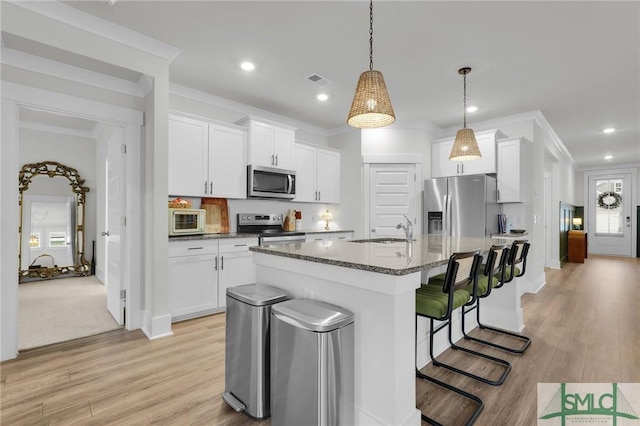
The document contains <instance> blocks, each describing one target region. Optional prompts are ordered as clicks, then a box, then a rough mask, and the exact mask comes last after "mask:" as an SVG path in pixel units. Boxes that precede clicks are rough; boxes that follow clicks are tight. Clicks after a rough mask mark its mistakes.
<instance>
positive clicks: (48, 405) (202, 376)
mask: <svg viewBox="0 0 640 426" xmlns="http://www.w3.org/2000/svg"><path fill="white" fill-rule="evenodd" d="M497 291H499V290H497ZM522 302H523V307H524V317H525V324H526V326H527V327H526V329H525V331H524V333H525V334H527V335H528V336H530V337H532V338H533V343H532V345H531V347H530V348H529V350H528V351H527V352H526V353H525V354H524V355H522V356H517V355H508V354H506V353H503V352H498V351H494V352H491V351H488V352H489V353H494V354H496V355H498V356H503V357H504V358H506V359H508V360H509V361H510V362H511V363H512V364H513V370H512V372H511V375H510V376H509V378H508V379H507V381H506V382H505V384H504V385H503V386H500V387H494V386H489V385H484V384H481V383H479V382H475V381H473V380H471V379H468V378H466V377H463V376H460V375H457V374H455V373H451V372H448V371H444V370H443V369H441V368H436V367H432V366H428V367H427V368H425V369H424V370H423V371H425V372H426V373H428V374H431V375H433V376H435V377H438V378H440V379H441V380H444V381H447V382H449V383H451V384H454V385H457V386H460V387H462V388H464V389H466V390H469V391H471V392H474V393H477V394H478V395H479V396H480V397H481V398H483V400H484V401H485V406H486V407H485V410H484V412H483V413H482V414H481V416H480V418H479V419H478V422H477V423H476V424H478V425H535V424H536V410H537V407H536V389H537V383H539V382H569V383H570V382H640V357H639V356H638V354H640V260H639V259H621V258H606V257H596V256H592V257H589V258H588V259H587V261H586V263H585V264H575V263H574V264H567V265H566V266H565V267H564V268H563V269H562V270H549V271H547V285H546V286H545V287H544V288H543V289H542V290H541V291H540V292H539V293H538V294H536V295H525V296H523V301H522ZM174 333H175V335H174V336H173V337H168V338H163V339H158V340H153V341H149V340H147V338H146V337H145V336H144V335H143V333H142V332H141V331H134V332H126V331H121V330H118V331H115V332H110V333H105V334H102V335H98V336H93V337H88V338H85V339H80V340H76V341H73V342H67V343H61V344H56V345H52V346H49V347H46V348H41V349H34V350H31V351H27V352H24V353H22V354H20V356H19V357H18V358H17V359H16V360H11V361H7V362H4V363H2V364H0V369H1V375H0V376H1V382H0V392H1V396H0V403H1V405H0V410H1V417H0V424H2V425H6V426H9V425H45V424H64V425H72V424H77V425H94V424H101V425H103V424H113V425H142V424H167V425H253V424H259V425H268V424H269V421H268V420H265V421H262V422H256V421H252V420H250V419H248V418H247V417H246V416H244V415H242V414H237V413H235V412H234V411H233V410H231V409H230V408H228V407H227V406H226V404H225V403H223V402H222V399H221V394H222V392H223V390H224V315H213V316H209V317H205V318H200V319H196V320H191V321H186V322H182V323H178V324H174ZM482 334H483V336H485V337H486V335H485V334H484V332H483V333H482ZM464 344H465V345H468V346H469V347H475V348H480V346H474V345H471V344H469V343H467V342H465V343H464ZM482 349H483V350H487V349H486V347H482ZM372 356H375V355H374V354H372ZM460 357H462V355H460V354H458V353H449V352H447V353H445V354H444V355H443V358H442V359H443V360H445V361H448V362H450V363H454V364H455V363H457V362H459V361H460V360H461V358H460ZM470 368H472V369H473V371H475V372H481V373H483V374H489V375H491V374H495V371H494V370H492V368H493V367H491V366H487V365H484V364H481V363H479V364H472V365H470ZM417 401H418V407H419V408H421V409H423V410H424V411H425V412H427V413H429V414H431V415H432V416H433V417H436V418H437V419H439V420H440V421H442V422H444V423H445V424H450V425H457V424H460V422H461V419H462V418H463V417H464V415H465V410H466V408H465V404H464V402H463V401H461V400H460V399H459V397H457V396H454V395H450V394H449V393H448V392H446V391H443V390H442V389H440V388H438V387H437V386H435V385H432V384H430V383H428V382H423V381H418V382H417ZM467 408H468V407H467Z"/></svg>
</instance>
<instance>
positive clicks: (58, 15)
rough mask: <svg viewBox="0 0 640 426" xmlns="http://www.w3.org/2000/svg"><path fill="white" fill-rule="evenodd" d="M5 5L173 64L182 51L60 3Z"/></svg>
mask: <svg viewBox="0 0 640 426" xmlns="http://www.w3.org/2000/svg"><path fill="white" fill-rule="evenodd" d="M3 2H6V3H10V4H12V5H14V6H17V7H20V8H22V9H25V10H28V11H31V12H33V13H37V14H39V15H42V16H45V17H47V18H50V19H54V20H56V21H59V22H62V23H63V24H66V25H70V26H72V27H76V28H78V29H81V30H83V31H87V32H89V33H92V34H95V35H98V36H100V37H104V38H106V39H109V40H112V41H114V42H116V43H120V44H122V45H125V46H129V47H132V48H134V49H138V50H141V51H143V52H147V53H149V54H151V55H154V56H157V57H159V58H161V59H164V60H166V61H169V62H171V61H173V60H174V59H175V58H176V56H178V54H179V53H180V50H179V49H178V48H176V47H174V46H171V45H169V44H167V43H164V42H161V41H159V40H156V39H154V38H151V37H148V36H146V35H144V34H140V33H138V32H135V31H132V30H130V29H128V28H125V27H122V26H120V25H117V24H114V23H113V22H109V21H107V20H104V19H102V18H98V17H97V16H94V15H91V14H89V13H85V12H83V11H81V10H78V9H76V8H74V7H71V6H67V5H66V4H63V3H60V2H59V1H16V0H3Z"/></svg>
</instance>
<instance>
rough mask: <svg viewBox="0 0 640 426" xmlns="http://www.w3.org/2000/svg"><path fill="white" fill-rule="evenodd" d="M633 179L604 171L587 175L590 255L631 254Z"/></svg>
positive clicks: (625, 175) (632, 243)
mask: <svg viewBox="0 0 640 426" xmlns="http://www.w3.org/2000/svg"><path fill="white" fill-rule="evenodd" d="M634 183H635V176H633V174H632V173H625V172H621V173H616V172H615V171H614V172H607V173H600V174H590V175H589V176H588V185H587V194H586V197H585V200H586V201H587V205H588V212H589V213H588V228H587V229H588V232H589V252H590V253H594V254H604V255H611V256H625V257H629V256H632V255H633V250H634V243H635V241H634V239H635V235H634V222H635V220H634V214H635V212H634V211H633V206H634V205H635V203H634V201H633V198H634V194H635V191H636V189H635V186H634Z"/></svg>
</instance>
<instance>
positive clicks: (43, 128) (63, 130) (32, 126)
mask: <svg viewBox="0 0 640 426" xmlns="http://www.w3.org/2000/svg"><path fill="white" fill-rule="evenodd" d="M20 128H21V129H28V130H36V131H38V132H46V133H56V134H59V135H65V136H76V137H80V138H87V139H95V137H94V136H93V131H88V130H78V129H70V128H68V127H60V126H53V125H51V124H42V123H34V122H32V121H20ZM94 129H95V127H94Z"/></svg>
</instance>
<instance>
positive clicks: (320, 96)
mask: <svg viewBox="0 0 640 426" xmlns="http://www.w3.org/2000/svg"><path fill="white" fill-rule="evenodd" d="M316 98H318V100H319V101H323V102H324V101H326V100H327V99H329V95H327V94H326V93H320V94H319V95H318V96H316Z"/></svg>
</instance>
